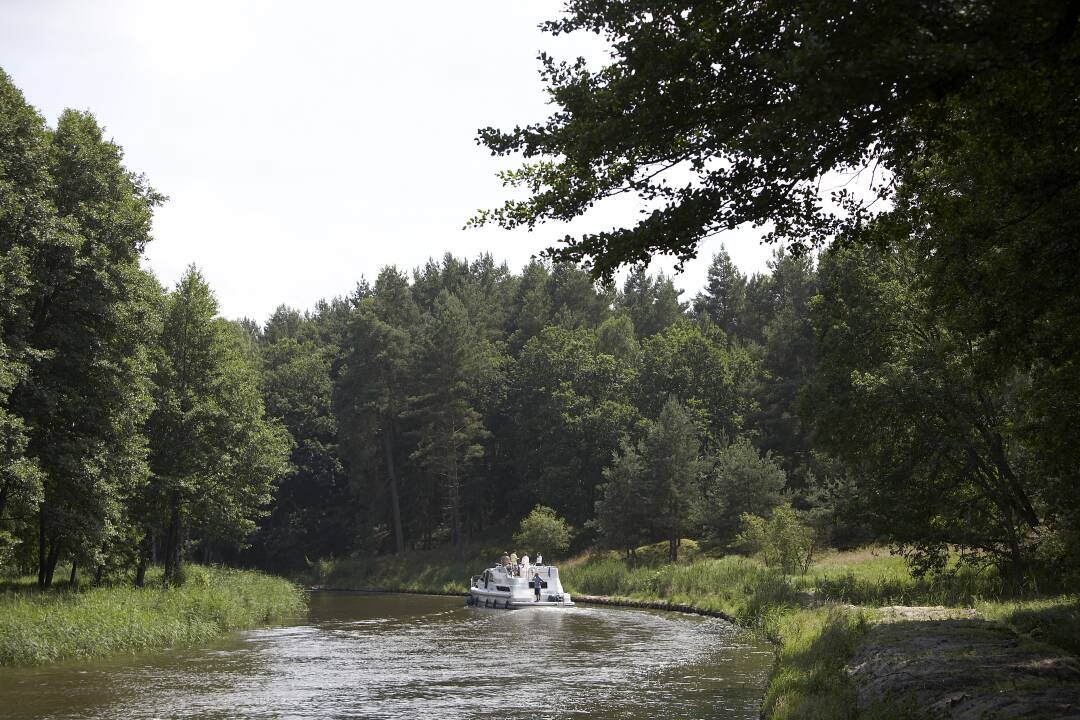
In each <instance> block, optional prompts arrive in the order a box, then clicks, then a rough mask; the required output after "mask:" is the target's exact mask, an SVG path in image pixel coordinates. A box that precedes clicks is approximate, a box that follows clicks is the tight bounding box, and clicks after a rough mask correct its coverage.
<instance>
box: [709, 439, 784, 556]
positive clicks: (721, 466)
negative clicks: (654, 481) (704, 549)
mask: <svg viewBox="0 0 1080 720" xmlns="http://www.w3.org/2000/svg"><path fill="white" fill-rule="evenodd" d="M786 481H787V476H786V475H785V473H784V471H783V470H782V469H781V468H780V466H779V465H778V464H777V462H776V461H775V460H774V459H773V458H772V457H771V456H770V455H769V454H768V453H766V454H764V455H761V454H759V452H758V451H757V449H756V448H755V447H754V446H753V445H752V444H751V443H750V441H749V440H747V439H746V438H738V439H736V440H735V442H733V443H731V444H730V445H729V446H727V447H726V448H724V449H723V450H721V451H720V452H719V453H718V454H717V455H716V457H715V459H714V461H713V462H712V467H711V468H710V469H709V471H708V472H707V473H706V475H705V478H704V481H703V483H702V485H703V487H702V492H701V493H700V495H699V496H698V497H697V499H696V502H695V503H694V504H693V506H692V508H691V517H692V519H693V521H694V523H695V524H696V525H698V526H699V527H701V528H702V534H703V536H704V537H707V538H709V539H710V540H711V541H712V542H714V543H718V544H724V543H728V542H730V541H732V540H734V539H735V535H736V533H737V532H738V531H739V527H740V523H741V517H742V516H743V515H744V514H752V515H764V514H766V513H768V512H769V511H770V510H771V509H772V508H773V507H775V506H776V505H777V504H778V503H779V502H780V493H781V492H782V491H783V489H784V485H785V483H786Z"/></svg>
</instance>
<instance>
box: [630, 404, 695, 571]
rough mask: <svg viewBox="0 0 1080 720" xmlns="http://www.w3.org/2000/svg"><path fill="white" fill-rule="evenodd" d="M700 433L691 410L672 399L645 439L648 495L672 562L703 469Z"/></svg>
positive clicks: (677, 550) (644, 454)
mask: <svg viewBox="0 0 1080 720" xmlns="http://www.w3.org/2000/svg"><path fill="white" fill-rule="evenodd" d="M697 435H698V431H697V428H696V427H695V426H694V421H693V419H692V417H691V415H690V413H688V412H687V411H686V408H684V407H683V406H682V404H681V403H679V402H678V401H677V400H674V399H669V400H668V401H667V402H666V403H664V407H663V409H662V410H661V411H660V417H659V418H658V419H657V421H656V422H655V423H654V424H653V425H652V427H650V428H649V431H648V433H647V434H646V435H645V439H644V441H643V449H644V452H643V456H644V460H645V467H646V472H647V473H648V474H649V477H650V479H651V481H652V487H651V489H650V493H649V495H650V499H651V501H652V503H653V507H654V512H655V514H656V524H657V527H658V528H659V529H661V530H662V531H663V532H664V534H665V535H666V537H667V541H668V557H669V558H670V559H671V561H672V562H675V561H676V560H678V558H679V541H680V540H681V539H682V535H683V530H684V529H685V528H686V526H687V513H688V509H689V507H690V502H691V498H692V496H693V491H694V488H695V486H696V484H697V481H698V475H699V473H700V471H701V460H700V457H699V451H700V448H701V445H700V443H699V442H698V437H697Z"/></svg>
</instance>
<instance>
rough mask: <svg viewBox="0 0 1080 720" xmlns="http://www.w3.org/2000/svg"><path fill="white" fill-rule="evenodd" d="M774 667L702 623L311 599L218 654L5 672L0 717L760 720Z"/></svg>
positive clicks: (415, 601)
mask: <svg viewBox="0 0 1080 720" xmlns="http://www.w3.org/2000/svg"><path fill="white" fill-rule="evenodd" d="M771 663H772V651H771V650H770V648H769V647H768V646H767V645H760V644H755V643H753V642H750V641H747V639H746V638H745V637H742V636H741V635H740V634H739V632H738V631H737V629H735V628H733V627H732V626H731V625H729V624H727V623H725V622H723V621H720V620H712V619H703V618H698V617H695V616H688V615H680V614H675V613H662V612H651V611H639V610H624V609H613V608H591V607H577V608H570V609H563V608H537V609H524V610H484V609H478V608H466V607H464V606H463V602H462V600H461V599H460V598H441V597H427V596H420V595H367V594H352V593H316V594H314V595H313V596H312V598H311V607H310V611H309V613H308V615H307V616H305V617H303V618H297V619H296V620H295V621H294V622H293V623H292V624H290V625H286V626H283V627H274V628H266V629H261V630H255V631H249V632H245V633H240V634H237V635H235V636H233V637H231V638H229V639H227V640H224V641H222V642H219V643H216V644H215V645H212V646H210V647H204V648H195V649H183V650H172V651H167V652H161V653H152V654H142V655H135V656H132V655H124V656H119V657H113V658H108V659H105V660H97V661H84V662H81V663H77V664H63V665H52V666H48V667H44V668H25V669H24V668H19V669H0V717H3V718H11V719H12V720H22V719H23V718H57V719H59V718H64V719H74V718H87V719H89V718H102V719H105V718H108V719H109V720H112V719H114V718H133V719H142V718H145V719H150V718H410V719H411V718H423V717H439V718H447V719H450V718H541V717H542V718H549V717H557V718H586V717H588V718H600V719H607V718H627V719H633V718H665V719H666V720H672V719H674V718H688V719H689V718H695V719H697V718H711V717H715V718H756V717H757V710H758V705H759V703H760V699H761V695H762V692H763V689H764V685H765V680H766V677H767V674H768V671H769V668H770V665H771Z"/></svg>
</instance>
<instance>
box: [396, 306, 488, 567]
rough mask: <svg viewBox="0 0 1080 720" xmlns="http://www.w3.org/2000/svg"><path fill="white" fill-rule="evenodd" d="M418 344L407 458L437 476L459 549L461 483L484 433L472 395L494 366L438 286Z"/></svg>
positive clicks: (464, 314)
mask: <svg viewBox="0 0 1080 720" xmlns="http://www.w3.org/2000/svg"><path fill="white" fill-rule="evenodd" d="M422 333H423V334H422V337H421V340H420V347H419V348H418V359H417V362H418V366H417V367H418V375H419V377H420V382H419V383H418V384H417V387H418V391H417V394H416V395H414V396H411V397H410V413H411V414H412V415H413V417H414V418H415V419H416V422H417V425H418V441H417V444H416V449H415V450H414V451H413V452H412V453H411V456H410V457H411V459H413V460H416V461H417V462H418V463H420V465H421V466H422V467H424V468H425V470H426V472H427V473H428V474H429V476H431V477H432V478H434V479H435V480H436V481H437V484H438V487H439V490H440V493H441V496H442V501H443V510H444V513H445V515H444V517H445V519H446V522H447V526H448V527H449V530H450V543H451V544H452V545H453V546H454V547H456V548H457V549H458V552H459V554H460V553H461V552H462V551H463V542H464V538H463V536H462V528H463V526H464V519H463V506H464V500H465V492H466V490H467V488H466V487H465V483H466V482H467V480H468V479H469V469H470V466H471V465H472V463H473V461H475V460H477V459H478V458H480V457H481V456H482V455H483V454H484V446H483V445H482V444H481V442H480V441H481V440H482V439H484V438H485V437H487V436H488V435H489V434H490V433H489V431H488V430H487V428H485V427H484V423H483V416H482V414H481V413H480V411H479V410H478V409H477V403H476V395H477V394H478V393H480V392H482V391H483V389H484V388H485V387H486V386H487V377H486V376H488V375H489V374H490V373H491V372H492V371H493V370H494V368H495V367H496V362H495V359H494V353H493V349H492V348H490V346H488V345H487V344H486V343H485V342H484V341H483V340H481V339H480V338H479V337H477V334H476V331H475V329H474V328H473V327H472V326H471V324H470V322H469V317H468V314H467V312H466V310H465V307H464V306H463V305H462V304H461V301H459V300H458V299H457V297H456V296H454V295H451V294H450V293H449V292H447V291H446V290H443V291H442V292H441V293H440V295H439V297H438V300H437V301H436V303H435V307H434V308H433V311H432V312H431V313H429V314H427V315H426V316H425V317H424V321H423V329H422Z"/></svg>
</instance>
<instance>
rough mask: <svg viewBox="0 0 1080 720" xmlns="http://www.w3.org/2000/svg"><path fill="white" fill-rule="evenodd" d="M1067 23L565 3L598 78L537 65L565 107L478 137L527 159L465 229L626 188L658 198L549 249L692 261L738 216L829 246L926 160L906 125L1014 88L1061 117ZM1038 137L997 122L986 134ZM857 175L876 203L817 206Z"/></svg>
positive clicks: (876, 11)
mask: <svg viewBox="0 0 1080 720" xmlns="http://www.w3.org/2000/svg"><path fill="white" fill-rule="evenodd" d="M1078 15H1080V11H1078V9H1077V6H1076V4H1075V3H1071V2H1068V3H1021V4H1017V3H1008V2H1002V1H1001V0H979V1H978V2H974V3H964V4H957V3H953V2H947V1H946V0H933V1H931V2H923V3H919V4H918V5H910V4H898V3H890V2H884V1H880V0H876V1H872V2H864V3H859V4H858V5H857V6H853V5H852V4H851V3H849V2H839V1H837V0H816V1H815V2H810V3H798V4H782V5H777V4H774V3H765V4H757V5H752V6H749V7H748V6H747V5H746V4H745V3H742V2H735V1H734V0H727V1H725V2H713V3H692V2H677V3H670V4H667V5H664V6H658V5H656V4H655V3H642V2H630V3H626V2H609V1H600V2H597V1H595V0H572V1H571V2H569V3H567V7H566V13H565V14H564V15H563V16H562V17H560V18H559V19H557V20H553V21H550V22H548V23H546V24H545V25H544V26H543V27H544V28H545V29H546V30H547V31H548V32H551V33H552V34H562V33H568V32H572V31H575V30H586V31H592V32H595V33H597V34H599V35H602V36H603V37H605V38H606V39H607V40H608V42H609V44H610V46H611V61H610V62H609V63H607V64H605V66H604V67H603V68H600V69H596V70H592V69H590V68H589V67H588V66H587V64H586V63H585V61H584V60H581V59H579V60H577V61H576V62H573V63H562V62H557V61H556V60H555V59H553V58H551V57H550V56H548V55H546V54H541V63H542V77H543V79H544V82H545V83H546V84H547V92H548V93H549V95H550V96H551V99H552V101H553V104H554V105H556V108H557V109H556V110H555V111H554V112H553V113H552V115H551V116H550V117H549V118H548V119H547V120H546V121H545V122H542V123H537V124H533V125H528V126H525V127H516V128H514V129H513V130H511V131H508V132H503V131H499V130H497V129H495V128H486V129H483V130H481V131H480V135H479V142H480V143H482V144H483V145H485V146H487V147H488V148H489V149H490V150H491V151H492V153H493V154H496V155H507V154H512V153H520V154H521V155H522V156H523V157H524V159H525V164H524V165H522V166H521V167H520V168H518V169H514V170H508V171H505V172H504V173H502V175H501V177H502V179H503V182H504V183H505V184H507V185H510V186H514V187H520V188H524V189H525V190H526V191H527V195H526V197H524V198H522V199H516V200H510V201H507V202H506V203H505V204H504V205H503V206H501V207H499V208H496V209H493V210H485V211H481V212H480V213H479V214H478V215H477V216H476V217H475V218H474V219H473V221H472V223H473V224H483V223H485V222H495V223H498V224H500V225H502V226H504V227H515V226H518V225H525V226H528V227H532V226H534V225H535V224H536V223H538V222H541V221H544V220H548V219H554V220H570V219H572V218H574V217H577V216H579V215H581V214H583V213H584V212H585V211H586V210H587V209H588V208H590V207H592V206H593V205H594V204H595V203H597V202H598V201H600V200H603V199H605V198H608V197H611V196H614V195H619V194H623V193H628V192H631V193H635V194H637V195H638V196H639V197H640V198H642V200H643V201H645V202H647V203H652V206H653V207H652V209H651V210H650V211H648V212H646V213H645V215H644V217H643V218H642V219H641V220H640V221H639V222H638V223H637V224H636V225H633V226H632V227H625V228H616V229H613V230H611V231H605V232H598V233H592V234H586V235H583V236H581V237H576V238H574V237H567V238H566V241H565V242H566V244H565V245H564V246H563V247H560V248H558V249H552V250H549V253H550V254H551V255H553V256H554V257H556V258H559V259H564V260H570V261H574V262H577V261H586V262H587V263H588V264H589V267H590V268H591V269H592V270H593V272H594V273H596V274H597V275H601V276H610V275H611V274H612V273H613V272H614V270H615V269H617V268H618V267H619V266H620V265H623V264H627V263H629V264H641V263H647V262H648V261H649V260H650V258H651V256H652V255H653V254H654V253H670V254H674V255H676V256H678V257H679V258H680V260H686V259H689V258H692V257H694V255H695V253H696V249H697V245H698V243H699V242H700V241H701V239H702V238H704V237H707V236H709V235H711V234H715V233H717V232H720V231H723V230H730V229H734V228H736V227H738V226H740V225H742V224H744V223H752V224H754V225H756V226H761V225H765V224H766V223H772V224H773V229H772V230H771V232H769V233H768V235H767V236H766V237H767V238H768V239H778V240H783V241H785V242H787V243H789V244H790V245H791V246H792V247H793V248H806V247H807V246H809V245H813V244H816V243H821V242H824V241H825V240H826V239H828V238H831V237H832V236H834V235H835V234H836V233H837V232H838V231H840V230H843V229H844V228H852V227H858V226H859V225H860V224H861V223H862V222H863V221H864V220H865V219H866V218H867V217H868V216H869V215H870V213H871V212H872V211H873V207H872V204H873V200H874V196H875V195H887V194H888V193H889V191H890V189H891V187H893V186H892V185H890V184H889V174H888V171H899V172H900V173H901V174H903V170H904V165H905V163H906V162H907V161H908V159H909V158H911V157H913V156H916V155H918V154H919V153H920V152H922V150H923V148H924V147H925V145H924V144H923V143H924V141H925V140H926V139H927V137H929V136H930V135H929V134H928V131H931V132H932V129H931V128H928V126H927V125H925V124H923V123H921V122H919V121H918V119H920V118H922V117H924V116H927V115H931V114H934V113H936V112H938V111H944V112H942V114H941V116H942V117H948V115H949V114H951V112H952V111H953V110H958V111H960V112H961V113H963V112H964V110H963V108H964V106H965V104H966V103H969V102H974V103H976V104H979V103H981V104H984V105H985V106H986V107H989V106H991V105H992V104H993V98H995V97H1000V96H1001V95H1002V94H1003V93H1008V91H1009V88H1012V87H1016V86H1017V85H1020V86H1024V85H1027V86H1029V87H1030V86H1034V85H1036V84H1040V88H1039V92H1038V93H1037V96H1036V97H1035V98H1029V100H1035V102H1034V103H1029V104H1028V107H1029V108H1043V109H1048V113H1049V114H1048V115H1043V116H1041V117H1039V118H1038V125H1040V126H1043V127H1045V125H1044V123H1045V122H1046V121H1047V119H1048V118H1058V119H1063V118H1066V117H1068V116H1069V113H1070V112H1071V111H1070V110H1068V109H1067V108H1072V107H1073V100H1070V99H1069V98H1075V97H1076V92H1075V90H1076V83H1077V80H1076V78H1077V75H1078V73H1077V72H1076V58H1077V52H1076V51H1077V46H1078V33H1077V18H1078ZM868 58H869V59H871V60H870V61H868ZM1033 78H1037V79H1038V83H1033V82H1032V79H1033ZM1057 101H1060V102H1057ZM950 103H955V107H954V108H948V107H947V106H948V105H949V104H950ZM961 116H962V115H961ZM913 120H915V121H914V122H913ZM1051 122H1056V121H1051ZM1060 127H1061V129H1062V130H1064V129H1065V128H1064V126H1060ZM1030 129H1031V128H1030V127H1022V126H1016V125H1014V124H1011V123H995V124H994V125H993V126H992V127H987V128H986V130H989V132H988V133H986V132H979V133H978V135H980V136H982V137H987V136H990V137H993V136H995V135H996V134H997V133H1004V134H1005V136H1013V137H1017V136H1023V135H1024V134H1026V133H1028V132H1029V131H1030ZM1059 147H1066V146H1065V145H1060V146H1059ZM1068 147H1074V146H1072V145H1070V146H1068ZM1046 160H1050V162H1053V160H1052V159H1050V158H1046V157H1043V158H1041V159H1039V162H1045V161H1046ZM878 164H880V165H881V166H882V167H881V168H880V169H881V170H884V171H886V172H885V173H884V175H880V174H875V173H874V171H875V170H878V167H877V166H878ZM860 168H871V171H870V172H869V173H868V174H870V175H872V176H873V178H878V180H876V181H875V180H874V179H871V180H869V181H868V182H869V184H871V185H873V187H874V191H872V192H870V193H869V195H870V197H860V196H859V195H858V194H857V193H853V192H850V191H848V190H847V189H844V190H841V191H839V192H838V194H837V197H836V199H837V200H838V202H839V203H840V204H841V205H842V206H843V207H844V209H843V210H839V211H834V210H830V209H828V208H827V207H826V206H824V204H823V203H822V202H821V201H820V199H819V197H818V193H819V187H820V185H821V181H822V179H823V178H824V177H825V176H826V175H827V174H829V173H830V172H834V171H850V170H852V169H860ZM674 173H679V174H677V175H676V174H674ZM687 174H689V175H690V178H691V181H690V182H687V181H686V180H685V179H684V178H685V176H686V175H687ZM903 181H904V178H902V177H901V178H900V182H903ZM1065 182H1069V181H1065V180H1064V179H1059V180H1058V181H1056V182H1055V184H1059V185H1060V184H1064V183H1065Z"/></svg>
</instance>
